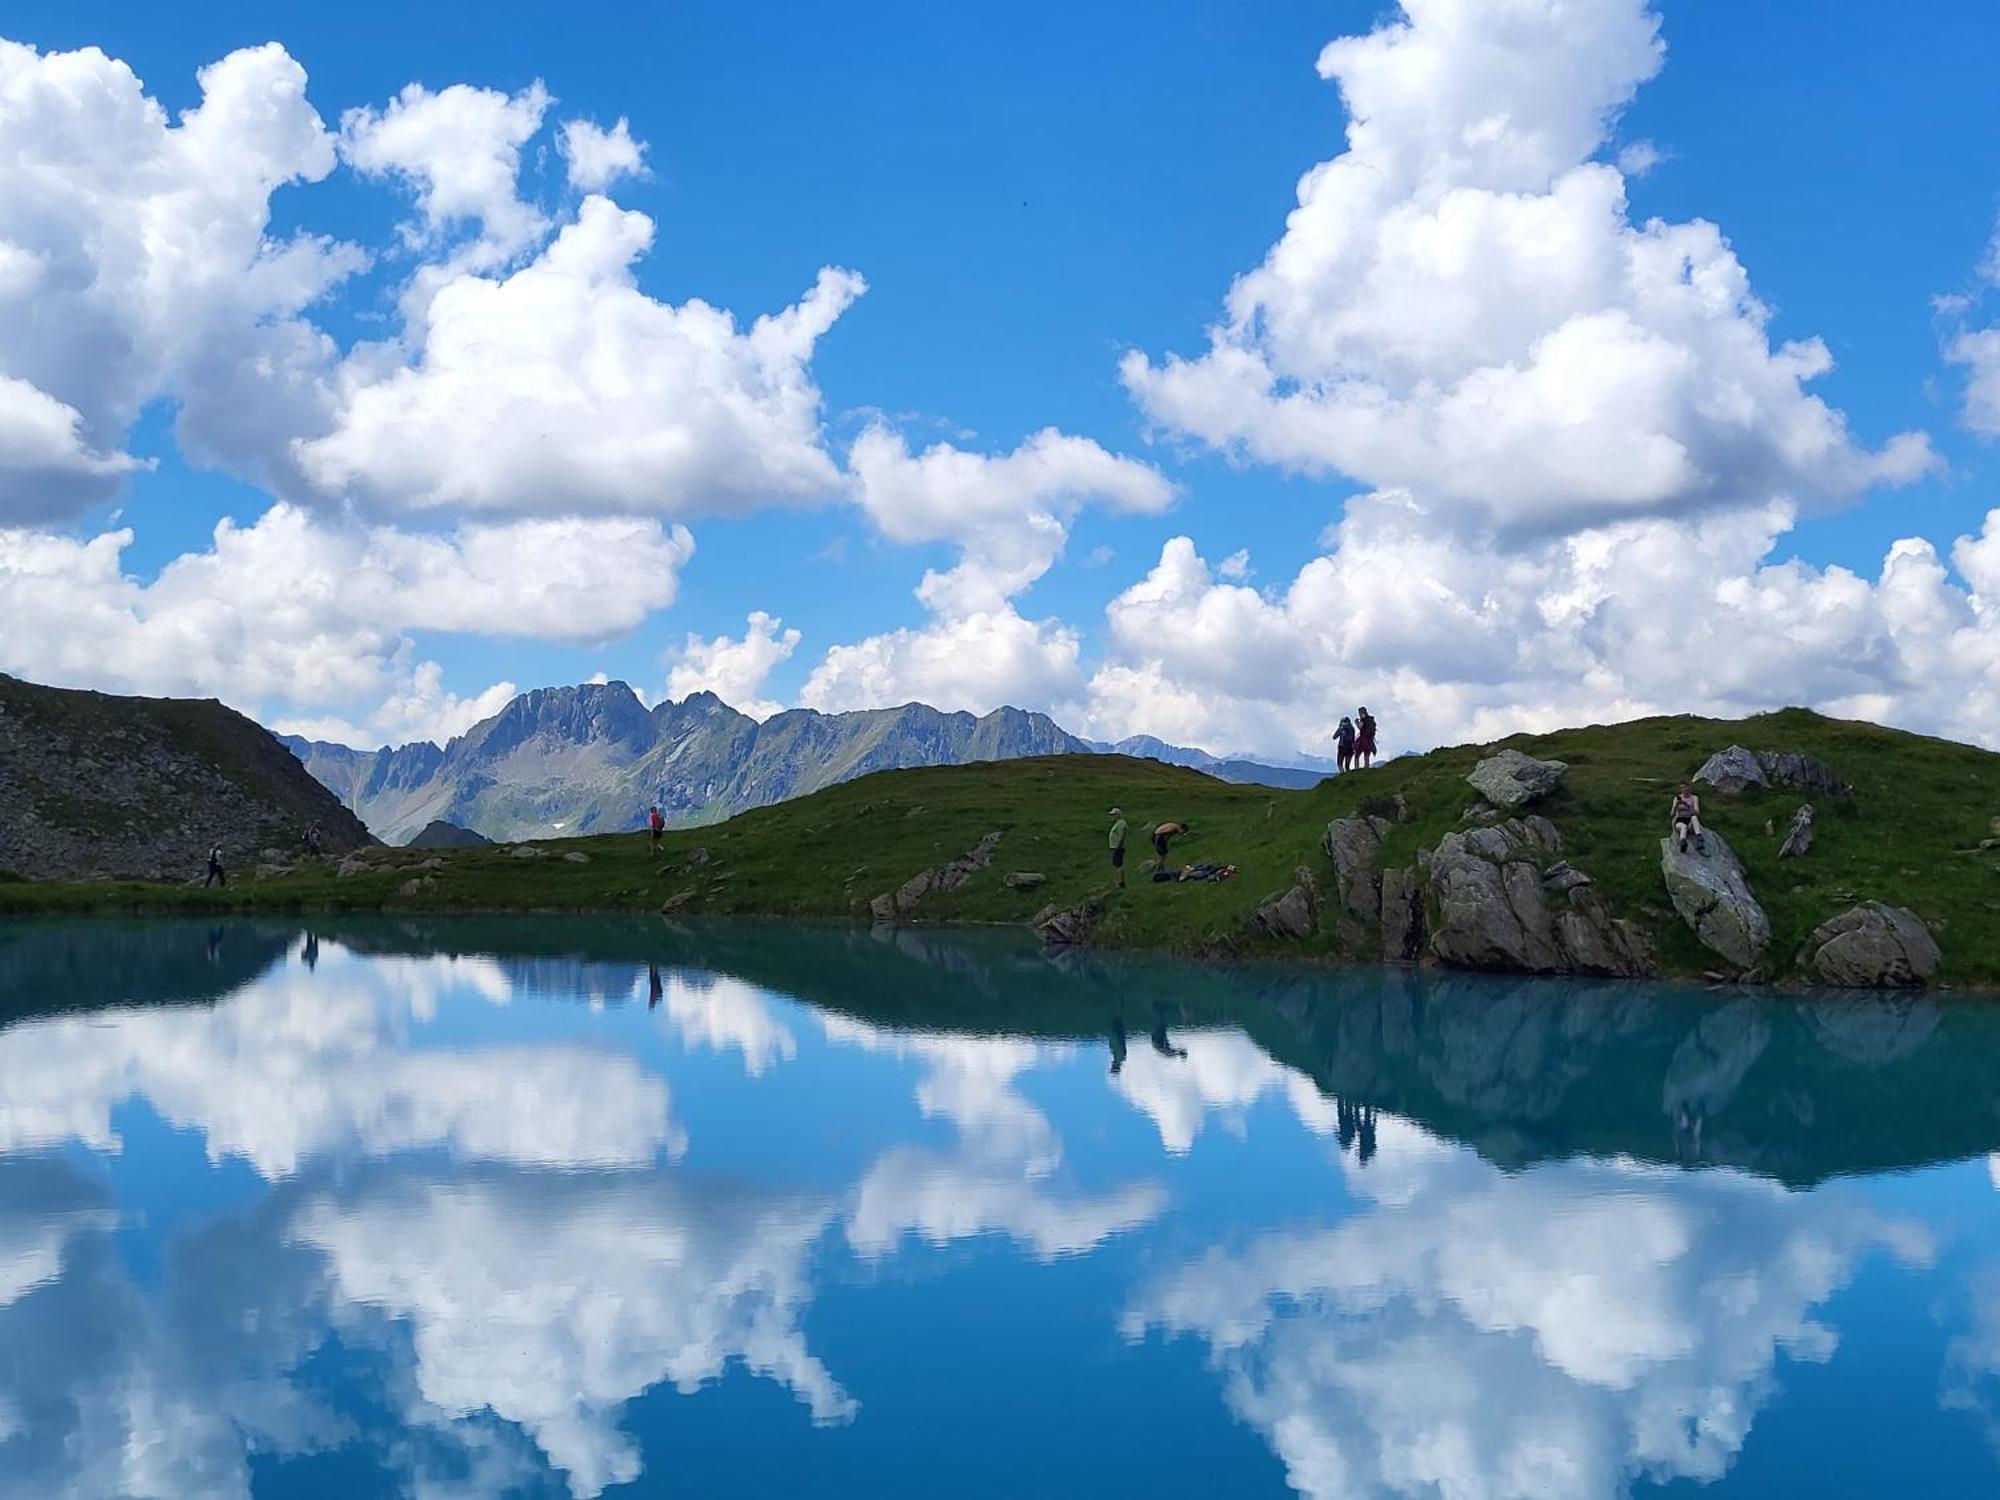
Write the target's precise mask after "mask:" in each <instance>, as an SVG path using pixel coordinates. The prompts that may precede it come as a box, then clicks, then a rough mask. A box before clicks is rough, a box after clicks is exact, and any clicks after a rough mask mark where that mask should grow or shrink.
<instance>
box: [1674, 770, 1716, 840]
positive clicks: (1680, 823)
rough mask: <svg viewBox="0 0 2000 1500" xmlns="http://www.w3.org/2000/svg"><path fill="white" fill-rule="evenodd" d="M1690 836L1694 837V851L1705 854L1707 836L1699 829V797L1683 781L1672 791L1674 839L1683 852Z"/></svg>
mask: <svg viewBox="0 0 2000 1500" xmlns="http://www.w3.org/2000/svg"><path fill="white" fill-rule="evenodd" d="M1690 836H1692V837H1693V839H1694V848H1695V853H1697V854H1702V855H1705V854H1707V853H1708V838H1707V836H1706V835H1705V834H1703V832H1702V831H1701V798H1699V797H1697V796H1696V795H1695V794H1694V788H1693V787H1691V786H1689V785H1688V784H1687V783H1686V782H1685V781H1683V782H1682V783H1681V789H1680V790H1679V791H1678V792H1676V793H1674V839H1675V841H1676V842H1677V843H1679V845H1680V849H1681V853H1683V854H1685V853H1687V852H1688V838H1689V837H1690Z"/></svg>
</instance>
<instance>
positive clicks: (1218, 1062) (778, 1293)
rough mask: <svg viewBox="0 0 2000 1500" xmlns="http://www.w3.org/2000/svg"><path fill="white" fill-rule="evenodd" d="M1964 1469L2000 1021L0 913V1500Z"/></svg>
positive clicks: (1409, 979) (1564, 1493)
mask: <svg viewBox="0 0 2000 1500" xmlns="http://www.w3.org/2000/svg"><path fill="white" fill-rule="evenodd" d="M1293 1492H1297V1493H1302V1494H1305V1495H1310V1496H1316V1497H1336V1496H1338V1497H1374V1496H1395V1497H1402V1496H1422V1497H1428V1496H1441V1497H1452V1500H1503V1497H1537V1500H1540V1497H1579V1500H1581V1497H1597V1496H1618V1495H1626V1494H1634V1495H1677V1496H1678V1495H1692V1494H1696V1493H1699V1494H1702V1495H1708V1496H1741V1495H1756V1496H1803V1495H1811V1496H1816V1497H1825V1496H1850V1495H1851V1496H1863V1495H1865V1496H1880V1495H1884V1494H1911V1495H1932V1496H1935V1495H1947V1496H1958V1495H1992V1494H1995V1493H2000V1000H1995V999H1993V998H1990V997H1989V998H1984V999H1976V998H1969V997H1968V998H1949V997H1943V996H1932V997H1894V996H1890V997H1885V996H1881V995H1849V994H1833V993H1827V994H1797V993H1793V994H1774V993H1760V992H1754V991H1746V990H1738V989H1716V990H1704V989H1702V988H1700V987H1689V986H1669V985H1648V984H1639V983H1588V982H1570V981H1558V980H1525V979H1509V978H1500V977H1489V976H1477V975H1465V974H1453V973H1445V972H1435V971H1417V970H1407V971H1404V970H1386V969H1375V968H1369V969H1354V970H1336V969H1306V968H1288V967H1277V966H1265V965H1247V964H1246V965H1223V964H1214V963H1192V962H1185V961H1174V960H1170V959H1164V958H1152V957H1142V956H1120V955H1112V954H1104V953H1096V952H1083V951H1065V952H1056V953H1047V952H1044V951H1042V950H1041V949H1040V948H1039V947H1037V946H1036V945H1035V944H1034V943H1033V942H1032V940H1030V939H1027V938H1025V937H1023V936H1021V935H1019V934H1015V933H1003V932H997V931H967V932H948V931H941V930H911V929H900V930H894V931H882V932H876V933H870V932H865V931H859V930H849V929H835V928H825V929H815V928H800V927H795V926H781V925H776V924H737V925H712V926H709V925H699V924H687V925H682V924H674V923H669V922H665V921H661V920H658V919H648V920H636V919H616V920H613V919H581V918H547V919H540V918H530V919H521V918H508V919H499V918H492V919H483V918H465V919H451V920H435V921H429V920H388V919H381V918H374V919H359V918H356V919H346V918H328V919H324V920H309V921H306V922H303V923H300V922H290V923H278V922H274V923H257V922H225V923H220V924H210V923H206V922H184V921H143V922H142V921H132V922H113V921H108V920H100V921H76V922H45V921H12V922H7V923H4V924H0V1494H5V1495H9V1496H13V1495H19V1496H36V1497H39V1496H86V1497H97V1496H126V1495H130V1496H149V1497H155V1496H157V1497H179V1496H188V1497H201V1500H209V1497H232V1496H260V1497H262V1496H284V1497H291V1496H315V1497H318V1496H327V1497H341V1500H347V1497H365V1496H406V1495H407V1496H423V1497H431V1500H446V1497H473V1496H489V1495H508V1496H514V1495H519V1496H578V1497H588V1496H596V1495H601V1494H602V1495H674V1496H707V1495H757V1496H767V1495H839V1496H882V1495H909V1496H918V1495H921V1496H938V1495H952V1496H962V1495H978V1496H1001V1495H1005V1496H1070V1495H1076V1496H1084V1495H1088V1496H1119V1495H1133V1496H1231V1497H1233V1496H1263V1495H1275V1496H1282V1495H1286V1494H1289V1493H1293Z"/></svg>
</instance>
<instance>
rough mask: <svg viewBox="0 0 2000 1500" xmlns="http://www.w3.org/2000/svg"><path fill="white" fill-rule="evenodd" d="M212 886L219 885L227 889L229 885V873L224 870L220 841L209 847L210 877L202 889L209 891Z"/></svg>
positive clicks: (202, 884)
mask: <svg viewBox="0 0 2000 1500" xmlns="http://www.w3.org/2000/svg"><path fill="white" fill-rule="evenodd" d="M212 885H219V886H222V887H224V888H225V889H226V888H227V887H228V885H229V875H228V872H227V871H225V870H224V869H223V868H222V842H221V840H219V839H218V840H217V841H216V842H215V843H213V844H210V845H209V846H208V875H207V877H206V878H205V879H204V880H203V881H202V883H201V888H202V889H203V890H207V889H208V888H209V887H210V886H212Z"/></svg>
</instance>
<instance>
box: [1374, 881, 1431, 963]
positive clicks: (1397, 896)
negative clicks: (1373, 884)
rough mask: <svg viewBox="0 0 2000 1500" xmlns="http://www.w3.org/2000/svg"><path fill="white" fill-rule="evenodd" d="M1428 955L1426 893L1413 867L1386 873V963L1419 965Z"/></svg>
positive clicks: (1383, 891) (1384, 918)
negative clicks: (1425, 931) (1419, 958)
mask: <svg viewBox="0 0 2000 1500" xmlns="http://www.w3.org/2000/svg"><path fill="white" fill-rule="evenodd" d="M1423 951H1424V892H1423V887H1422V886H1421V885H1419V884H1418V882H1417V871H1416V870H1415V869H1414V868H1413V867H1410V866H1401V867H1398V868H1396V869H1391V870H1384V871H1383V872H1382V961H1383V962H1384V963H1390V964H1407V963H1415V962H1416V960H1417V958H1418V957H1419V956H1420V955H1421V954H1422V953H1423Z"/></svg>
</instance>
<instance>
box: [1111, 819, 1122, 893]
mask: <svg viewBox="0 0 2000 1500" xmlns="http://www.w3.org/2000/svg"><path fill="white" fill-rule="evenodd" d="M1111 868H1112V869H1114V870H1116V871H1117V872H1118V886H1119V889H1121V890H1122V889H1124V886H1125V814H1124V813H1122V812H1121V811H1119V810H1118V809H1117V808H1115V807H1114V808H1112V809H1111Z"/></svg>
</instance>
